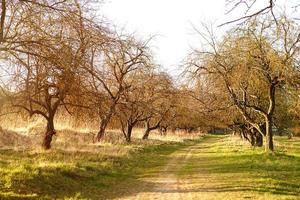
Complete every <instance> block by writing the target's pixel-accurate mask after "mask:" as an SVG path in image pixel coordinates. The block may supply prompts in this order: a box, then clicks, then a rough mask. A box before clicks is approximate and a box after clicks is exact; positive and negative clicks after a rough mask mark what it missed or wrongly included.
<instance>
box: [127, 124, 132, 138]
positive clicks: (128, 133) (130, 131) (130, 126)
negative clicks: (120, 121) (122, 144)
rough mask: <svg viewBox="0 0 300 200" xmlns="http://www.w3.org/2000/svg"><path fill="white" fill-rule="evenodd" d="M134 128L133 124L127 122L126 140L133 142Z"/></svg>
mask: <svg viewBox="0 0 300 200" xmlns="http://www.w3.org/2000/svg"><path fill="white" fill-rule="evenodd" d="M132 128H133V125H132V124H130V123H127V130H126V142H131V133H132Z"/></svg>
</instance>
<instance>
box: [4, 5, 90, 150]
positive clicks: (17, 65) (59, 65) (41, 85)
mask: <svg viewBox="0 0 300 200" xmlns="http://www.w3.org/2000/svg"><path fill="white" fill-rule="evenodd" d="M78 9H79V8H78ZM78 12H80V11H78ZM72 13H73V11H72V12H70V13H69V14H68V15H66V16H60V17H57V18H52V17H49V18H45V17H44V16H35V17H36V18H35V20H38V21H39V22H40V26H39V28H37V27H36V24H34V23H31V22H29V23H30V24H29V25H28V27H27V28H28V31H31V34H32V35H31V36H30V38H29V39H32V40H33V41H35V42H29V43H26V42H25V43H23V44H22V46H19V47H18V51H9V53H10V57H9V58H10V62H11V66H12V69H13V76H12V79H11V81H12V87H11V88H10V89H11V93H12V98H13V99H12V104H13V106H16V107H19V108H22V109H24V110H25V111H27V112H28V113H29V115H30V116H33V115H40V116H42V117H44V118H45V119H46V121H47V128H46V132H45V136H44V140H43V147H44V148H45V149H50V147H51V141H52V137H53V135H55V133H56V132H55V128H54V117H55V114H56V113H57V111H58V109H59V107H61V106H64V107H65V108H66V109H67V106H69V105H71V104H73V103H72V102H75V100H76V98H72V97H71V95H73V94H78V93H79V92H80V84H81V81H82V80H81V77H80V75H79V67H80V65H81V64H82V59H83V58H84V57H85V56H84V54H85V48H86V43H85V40H84V38H83V37H82V35H81V32H77V31H76V30H75V27H76V28H77V27H78V26H80V27H81V28H82V25H83V24H82V18H81V17H80V16H79V15H77V14H76V15H72ZM48 14H49V15H50V14H51V13H48ZM52 14H53V13H52ZM38 17H39V18H38ZM46 29H47V30H46ZM37 41H38V42H37ZM8 71H9V72H11V70H10V69H8Z"/></svg>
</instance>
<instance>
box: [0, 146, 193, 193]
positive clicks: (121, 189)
mask: <svg viewBox="0 0 300 200" xmlns="http://www.w3.org/2000/svg"><path fill="white" fill-rule="evenodd" d="M186 145H188V143H178V142H164V143H160V144H157V142H153V141H152V142H150V144H148V145H141V144H134V143H133V144H130V145H125V144H122V145H106V146H105V145H104V146H103V145H102V146H98V148H99V151H98V152H94V153H92V152H79V151H72V152H71V151H62V150H51V151H49V152H43V151H14V150H1V151H0V177H1V179H0V199H106V198H113V196H115V195H122V194H123V193H126V192H128V187H129V185H130V184H133V185H134V184H138V182H137V181H138V178H137V176H138V175H140V174H142V173H145V172H146V170H147V169H155V168H156V167H160V166H162V165H164V164H165V162H166V161H167V159H166V158H167V156H168V155H169V154H170V153H172V152H174V151H176V150H178V149H180V148H183V147H185V146H186ZM101 150H102V151H103V152H101ZM124 152H126V153H124ZM153 158H155V159H153ZM112 186H113V187H112ZM116 189H117V192H116V191H115V190H116Z"/></svg>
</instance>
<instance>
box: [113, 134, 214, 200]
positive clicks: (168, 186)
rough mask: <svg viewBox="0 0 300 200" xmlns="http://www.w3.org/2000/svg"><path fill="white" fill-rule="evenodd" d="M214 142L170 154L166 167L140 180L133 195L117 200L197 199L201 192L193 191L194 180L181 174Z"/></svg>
mask: <svg viewBox="0 0 300 200" xmlns="http://www.w3.org/2000/svg"><path fill="white" fill-rule="evenodd" d="M215 142H216V140H215V139H208V140H207V141H205V143H198V144H196V145H194V146H190V147H188V148H185V149H182V150H179V151H176V152H174V153H172V154H171V155H170V156H169V158H170V160H169V161H168V163H167V165H165V166H164V167H163V168H162V169H161V170H159V171H157V172H156V173H153V174H152V175H151V176H150V177H149V176H147V177H144V178H141V182H143V184H141V185H140V186H139V187H137V188H134V190H135V191H136V192H135V193H134V195H132V196H127V197H122V198H118V199H122V200H125V199H136V200H150V199H151V200H152V199H169V200H174V199H175V200H176V199H199V192H201V191H196V190H194V189H195V188H193V186H194V182H193V181H194V180H193V179H192V177H186V176H183V175H182V174H181V172H182V171H183V169H184V168H185V167H188V166H189V164H190V162H192V159H193V158H194V157H195V156H197V155H199V154H200V155H201V154H202V153H205V152H206V151H207V149H208V148H209V147H210V146H211V145H213V144H214V143H215ZM199 162H205V159H203V160H201V159H199Z"/></svg>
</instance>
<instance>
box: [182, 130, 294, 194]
mask: <svg viewBox="0 0 300 200" xmlns="http://www.w3.org/2000/svg"><path fill="white" fill-rule="evenodd" d="M213 137H215V139H218V142H212V143H211V142H210V141H215V139H213V140H212V139H211V138H213ZM275 140H276V143H275V144H276V146H275V148H276V151H275V153H274V154H266V153H265V152H264V149H263V148H253V147H250V146H249V145H246V144H245V143H243V142H242V141H241V140H240V139H237V138H232V137H225V138H224V137H220V136H209V137H208V138H207V139H206V141H207V142H205V143H204V144H203V145H202V146H201V145H199V146H198V148H199V149H198V150H196V152H197V151H198V154H193V156H192V158H191V159H190V160H189V162H188V164H187V165H186V166H184V167H183V168H182V170H181V171H180V172H179V176H180V177H181V178H183V179H184V178H186V179H189V181H191V184H190V187H191V188H192V189H193V190H194V193H196V194H198V195H201V197H202V199H214V198H212V197H215V199H243V198H250V199H270V200H273V199H299V195H300V151H299V148H298V149H297V148H293V147H296V146H297V144H299V138H294V139H292V140H288V139H286V138H285V137H277V138H275Z"/></svg>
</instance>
